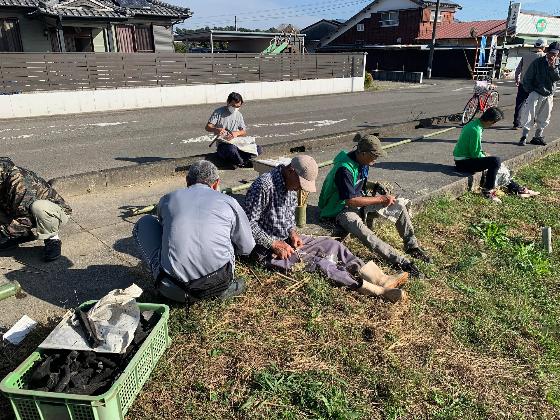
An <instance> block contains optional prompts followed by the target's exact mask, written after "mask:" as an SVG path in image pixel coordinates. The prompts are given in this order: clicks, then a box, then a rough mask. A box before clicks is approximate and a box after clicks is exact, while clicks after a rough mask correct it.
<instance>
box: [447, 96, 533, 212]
mask: <svg viewBox="0 0 560 420" xmlns="http://www.w3.org/2000/svg"><path fill="white" fill-rule="evenodd" d="M503 118H504V113H503V111H502V110H501V109H500V108H497V107H492V108H488V109H487V110H486V111H484V113H483V114H482V116H481V117H480V118H477V119H476V120H473V121H471V122H470V123H468V124H467V125H465V126H464V127H463V130H462V131H461V135H460V136H459V140H458V141H457V144H456V145H455V148H454V149H453V158H454V159H455V166H456V167H457V169H458V170H459V171H461V172H482V171H486V177H485V178H484V185H483V186H482V195H483V196H484V197H486V198H487V199H489V200H491V201H493V202H496V203H501V200H500V199H499V198H498V196H497V195H496V178H497V175H498V171H499V169H500V166H501V165H502V160H501V159H500V158H499V157H496V156H488V155H487V154H486V153H485V152H484V151H483V150H482V133H483V132H484V130H485V129H487V128H490V127H492V126H493V125H494V124H496V123H497V122H498V121H501V120H502V119H503ZM506 189H507V190H508V191H509V192H511V193H513V194H517V195H519V196H521V197H523V198H525V197H530V196H533V195H537V194H538V193H536V192H534V191H531V190H529V189H528V188H525V187H522V186H520V185H519V184H517V183H516V182H514V181H510V182H509V184H508V185H507V186H506Z"/></svg>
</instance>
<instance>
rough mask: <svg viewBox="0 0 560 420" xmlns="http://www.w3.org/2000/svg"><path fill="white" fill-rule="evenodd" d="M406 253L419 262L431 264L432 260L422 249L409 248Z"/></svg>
mask: <svg viewBox="0 0 560 420" xmlns="http://www.w3.org/2000/svg"><path fill="white" fill-rule="evenodd" d="M406 253H407V254H408V255H410V256H411V257H412V258H416V259H417V260H420V261H424V262H425V263H428V264H429V263H431V262H432V259H431V258H430V257H429V256H428V254H426V251H424V250H423V249H422V248H420V247H419V246H417V247H416V248H409V249H407V250H406Z"/></svg>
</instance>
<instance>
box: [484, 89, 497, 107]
mask: <svg viewBox="0 0 560 420" xmlns="http://www.w3.org/2000/svg"><path fill="white" fill-rule="evenodd" d="M498 102H500V95H499V94H498V92H496V91H492V92H490V93H489V94H488V96H487V97H486V103H485V104H484V111H486V110H487V109H488V108H492V107H494V106H498Z"/></svg>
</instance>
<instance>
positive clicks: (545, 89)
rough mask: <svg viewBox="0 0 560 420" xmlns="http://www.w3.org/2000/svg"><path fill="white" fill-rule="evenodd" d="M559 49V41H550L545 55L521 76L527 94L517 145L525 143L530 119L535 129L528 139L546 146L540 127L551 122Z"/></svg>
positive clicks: (558, 75)
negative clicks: (532, 135)
mask: <svg viewBox="0 0 560 420" xmlns="http://www.w3.org/2000/svg"><path fill="white" fill-rule="evenodd" d="M559 53H560V44H559V43H558V42H553V43H551V44H550V45H549V46H548V48H547V50H546V55H545V56H544V57H540V58H537V59H536V60H535V61H533V62H532V63H531V65H530V66H529V68H528V69H527V73H525V77H523V89H525V91H527V93H528V94H529V96H528V98H527V100H526V101H525V104H524V105H523V108H522V110H521V122H522V124H523V134H522V135H521V139H520V140H519V145H520V146H524V145H525V144H526V142H527V136H528V135H529V132H530V131H531V128H532V127H533V123H536V126H537V130H536V132H535V137H533V139H532V140H531V141H530V143H531V144H536V145H539V146H546V143H545V141H544V138H543V131H544V129H545V128H546V127H547V126H548V124H549V123H550V115H551V113H552V106H553V100H554V92H555V91H556V83H557V82H558V81H559V80H560V71H559V69H558V54H559Z"/></svg>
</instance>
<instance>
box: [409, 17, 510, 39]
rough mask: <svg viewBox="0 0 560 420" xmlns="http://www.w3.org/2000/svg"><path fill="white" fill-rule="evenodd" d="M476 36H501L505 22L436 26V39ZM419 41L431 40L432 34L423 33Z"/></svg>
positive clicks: (490, 21)
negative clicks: (473, 32)
mask: <svg viewBox="0 0 560 420" xmlns="http://www.w3.org/2000/svg"><path fill="white" fill-rule="evenodd" d="M473 29H474V31H475V32H476V36H479V37H480V36H492V35H503V34H504V33H505V31H506V20H505V19H504V20H481V21H474V22H453V23H447V24H443V25H438V29H437V39H465V38H472V37H473V36H472V31H473ZM416 39H417V40H419V41H423V40H431V39H432V34H431V31H430V33H425V34H423V35H421V36H419V37H418V38H416Z"/></svg>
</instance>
